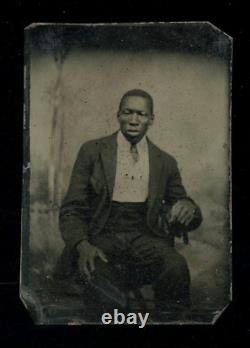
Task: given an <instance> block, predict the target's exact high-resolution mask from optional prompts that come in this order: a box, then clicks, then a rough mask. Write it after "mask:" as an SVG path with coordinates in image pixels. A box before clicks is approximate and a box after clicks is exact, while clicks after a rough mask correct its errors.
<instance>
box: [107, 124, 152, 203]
mask: <svg viewBox="0 0 250 348" xmlns="http://www.w3.org/2000/svg"><path fill="white" fill-rule="evenodd" d="M136 147H137V151H138V154H139V160H138V161H137V162H135V161H134V159H133V157H132V154H131V152H130V149H131V143H130V142H129V141H127V139H126V138H125V137H124V135H123V134H122V133H121V131H119V132H118V136H117V163H116V176H115V186H114V191H113V201H118V202H145V200H146V199H147V197H148V184H149V158H148V143H147V140H146V137H145V136H144V137H143V138H142V139H141V141H140V142H139V143H137V144H136Z"/></svg>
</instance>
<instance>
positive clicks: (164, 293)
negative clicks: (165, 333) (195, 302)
mask: <svg viewBox="0 0 250 348" xmlns="http://www.w3.org/2000/svg"><path fill="white" fill-rule="evenodd" d="M131 253H132V255H133V259H134V260H133V262H134V264H135V265H136V267H135V266H134V272H135V273H136V274H137V275H141V278H142V279H141V281H142V283H143V282H144V283H148V284H152V286H153V290H154V294H155V306H156V309H157V310H159V311H164V310H172V309H176V310H178V309H182V308H186V307H188V306H189V305H190V274H189V269H188V266H187V262H186V260H185V258H184V257H183V256H182V255H180V254H178V253H177V252H176V250H175V249H174V248H173V247H172V246H169V245H168V243H167V242H166V241H165V240H164V239H161V238H154V237H150V236H146V235H144V236H141V237H140V238H137V239H136V240H135V241H134V242H133V243H132V249H131Z"/></svg>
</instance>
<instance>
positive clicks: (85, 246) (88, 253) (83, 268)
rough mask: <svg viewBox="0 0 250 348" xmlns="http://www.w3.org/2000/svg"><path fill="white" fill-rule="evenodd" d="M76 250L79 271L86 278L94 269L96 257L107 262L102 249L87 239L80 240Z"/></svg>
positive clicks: (88, 277) (89, 276)
mask: <svg viewBox="0 0 250 348" xmlns="http://www.w3.org/2000/svg"><path fill="white" fill-rule="evenodd" d="M77 250H78V251H79V260H78V266H79V271H80V273H81V274H82V275H85V276H86V277H87V279H88V280H90V279H91V272H94V270H95V258H96V257H100V259H102V260H103V261H104V262H108V260H107V258H106V256H105V254H104V253H103V251H102V250H101V249H99V248H97V247H96V246H94V245H93V244H90V243H89V242H88V241H87V240H84V241H82V242H81V243H80V244H79V245H78V246H77Z"/></svg>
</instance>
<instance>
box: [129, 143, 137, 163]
mask: <svg viewBox="0 0 250 348" xmlns="http://www.w3.org/2000/svg"><path fill="white" fill-rule="evenodd" d="M130 153H131V155H132V157H133V160H134V162H138V161H139V153H138V150H137V147H136V144H131V147H130Z"/></svg>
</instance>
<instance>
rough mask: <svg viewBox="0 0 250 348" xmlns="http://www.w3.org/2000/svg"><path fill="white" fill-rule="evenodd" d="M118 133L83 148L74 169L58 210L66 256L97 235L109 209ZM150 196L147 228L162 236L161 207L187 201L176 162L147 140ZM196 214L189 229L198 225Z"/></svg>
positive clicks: (93, 141)
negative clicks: (86, 239)
mask: <svg viewBox="0 0 250 348" xmlns="http://www.w3.org/2000/svg"><path fill="white" fill-rule="evenodd" d="M116 138H117V132H116V133H114V134H112V135H110V136H107V137H104V138H101V139H97V140H92V141H89V142H87V143H85V144H83V145H82V147H81V149H80V151H79V153H78V156H77V159H76V162H75V164H74V167H73V171H72V175H71V180H70V184H69V189H68V192H67V194H66V197H65V199H64V201H63V203H62V207H61V211H60V229H61V233H62V237H63V239H64V241H65V244H66V249H67V251H68V252H67V254H68V253H70V251H71V250H72V248H74V247H75V246H76V245H77V243H79V242H80V241H81V240H83V239H85V238H91V236H94V235H96V234H98V233H99V232H100V231H101V230H102V228H103V226H104V225H105V223H106V221H107V219H108V217H109V214H110V208H111V201H112V193H113V188H114V182H115V174H116V158H117V143H116ZM147 141H148V149H149V168H150V170H149V172H150V174H149V194H148V211H147V224H148V227H149V228H150V229H151V230H152V232H153V233H155V234H156V235H160V236H164V234H165V232H164V231H163V230H162V229H161V228H160V227H159V224H158V218H159V214H160V212H161V209H162V205H163V204H164V206H165V207H166V208H167V210H168V209H170V208H171V207H172V205H173V204H174V203H175V202H177V201H178V200H180V199H183V198H187V199H189V198H188V197H187V194H186V191H185V189H184V187H183V185H182V182H181V177H180V173H179V170H178V168H177V163H176V160H175V159H174V158H173V157H172V156H170V155H169V154H167V153H165V152H163V151H162V150H160V149H159V148H158V147H157V146H155V145H154V144H153V143H152V142H151V141H150V140H149V139H148V138H147ZM197 212H198V213H197V214H196V217H195V218H194V219H193V221H192V222H191V223H190V225H189V226H188V230H191V229H194V228H196V227H197V226H198V225H199V224H200V223H201V213H200V210H199V208H198V207H197Z"/></svg>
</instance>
